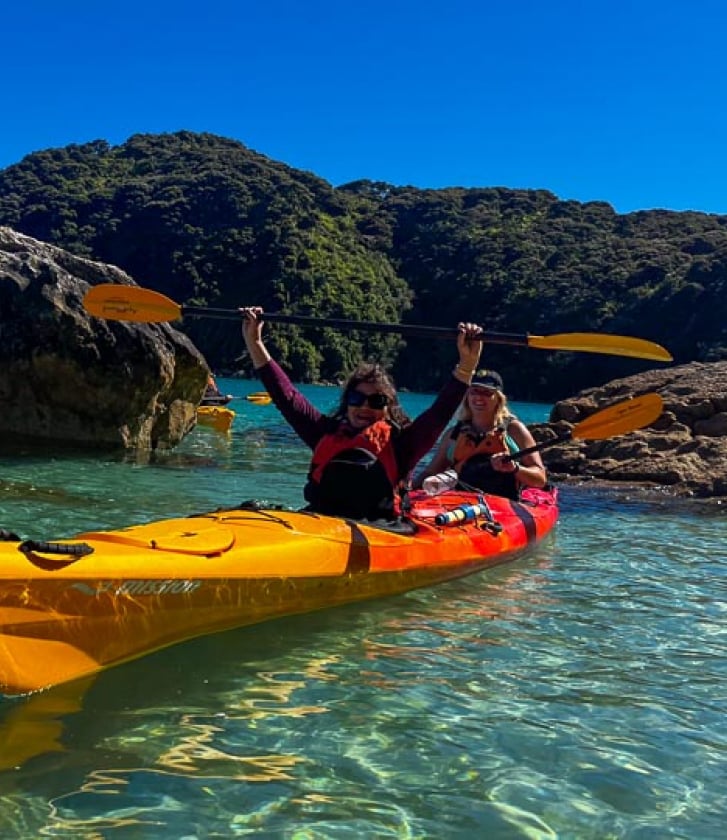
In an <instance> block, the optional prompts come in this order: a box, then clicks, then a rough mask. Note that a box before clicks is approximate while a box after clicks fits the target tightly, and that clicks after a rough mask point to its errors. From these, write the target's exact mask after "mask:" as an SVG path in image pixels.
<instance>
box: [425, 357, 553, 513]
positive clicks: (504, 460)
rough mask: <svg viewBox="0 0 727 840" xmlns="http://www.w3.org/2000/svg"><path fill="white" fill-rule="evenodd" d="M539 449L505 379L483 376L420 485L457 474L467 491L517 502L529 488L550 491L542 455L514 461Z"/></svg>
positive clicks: (469, 392) (490, 373) (475, 381)
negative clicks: (447, 473) (449, 471)
mask: <svg viewBox="0 0 727 840" xmlns="http://www.w3.org/2000/svg"><path fill="white" fill-rule="evenodd" d="M534 444H535V440H534V439H533V436H532V434H531V433H530V430H529V429H528V427H527V426H526V425H525V424H524V423H523V422H522V421H521V420H518V419H517V417H515V415H514V414H512V413H511V412H510V409H509V408H508V405H507V397H506V396H505V393H504V391H503V383H502V377H501V376H500V374H499V373H497V372H496V371H494V370H477V371H476V372H475V374H474V376H473V377H472V382H471V384H470V387H469V388H468V390H467V395H466V397H465V399H464V401H463V402H462V407H461V408H460V411H459V415H458V418H457V423H456V424H455V425H454V426H453V427H452V428H451V429H450V430H449V433H448V434H446V435H445V436H444V437H443V438H442V440H441V442H440V444H439V448H438V449H437V451H436V453H435V455H434V457H433V458H432V461H431V463H430V464H429V465H428V467H427V468H426V469H425V470H424V471H423V472H422V473H421V475H419V476H417V481H416V483H417V485H421V483H422V482H423V480H424V479H425V478H427V476H430V475H437V474H438V473H442V472H444V471H445V470H447V469H450V468H454V470H455V472H456V473H457V475H458V477H459V480H460V482H461V484H462V485H467V486H470V487H476V488H477V489H478V490H482V491H483V492H484V493H492V494H493V495H495V496H505V497H507V498H509V499H517V498H518V497H519V495H520V490H521V489H523V488H524V487H544V486H545V484H546V483H547V475H546V471H545V466H544V465H543V459H542V458H541V457H540V453H539V452H533V453H531V454H530V455H523V456H522V457H521V458H518V457H515V458H514V459H513V460H510V459H509V458H508V456H509V455H514V456H517V453H518V452H519V451H520V450H522V449H526V448H527V447H529V446H533V445H534Z"/></svg>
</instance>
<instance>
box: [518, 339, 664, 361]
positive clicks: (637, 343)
mask: <svg viewBox="0 0 727 840" xmlns="http://www.w3.org/2000/svg"><path fill="white" fill-rule="evenodd" d="M528 347H535V348H537V349H539V350H572V351H573V352H574V353H606V354H608V355H610V356H630V357H632V358H634V359H653V360H654V361H657V362H670V361H671V360H672V355H671V353H669V351H668V350H666V349H665V348H664V347H662V346H661V345H660V344H655V343H654V342H653V341H646V339H643V338H631V337H630V336H626V335H608V334H605V333H560V334H556V335H529V336H528Z"/></svg>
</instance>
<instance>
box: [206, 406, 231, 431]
mask: <svg viewBox="0 0 727 840" xmlns="http://www.w3.org/2000/svg"><path fill="white" fill-rule="evenodd" d="M234 419H235V412H234V411H233V410H232V409H231V408H224V407H223V406H219V405H200V406H199V407H198V408H197V423H199V424H200V425H201V426H210V427H211V428H213V429H216V430H217V431H218V432H229V431H230V429H231V428H232V421H233V420H234Z"/></svg>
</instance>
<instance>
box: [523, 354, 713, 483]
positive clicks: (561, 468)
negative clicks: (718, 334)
mask: <svg viewBox="0 0 727 840" xmlns="http://www.w3.org/2000/svg"><path fill="white" fill-rule="evenodd" d="M652 391H655V392H657V393H658V394H660V395H661V397H662V398H663V400H664V412H663V413H662V415H661V416H660V417H659V418H658V419H657V420H656V421H655V422H654V423H653V424H652V425H651V426H648V427H647V428H645V429H641V430H639V431H635V432H631V433H629V434H627V435H623V436H621V437H615V438H609V439H606V440H596V441H575V440H574V441H569V442H568V443H565V444H557V445H555V446H553V447H552V448H549V449H547V450H546V451H544V453H543V457H544V459H545V461H546V464H547V466H548V469H549V471H550V473H551V475H552V476H553V477H554V478H556V479H557V478H558V477H559V476H560V477H568V476H575V477H578V478H586V477H587V478H595V479H601V480H608V481H616V482H622V483H623V482H625V483H629V484H635V483H647V484H649V485H656V486H659V487H662V488H668V490H669V491H670V492H671V493H673V494H674V495H677V496H685V497H699V498H707V497H725V496H727V361H724V362H712V363H696V362H695V363H692V364H687V365H681V366H679V367H672V368H666V369H661V370H651V371H647V372H646V373H643V374H638V375H636V376H631V377H628V378H626V379H617V380H614V381H613V382H609V383H608V384H606V385H603V386H601V387H599V388H592V389H590V390H586V391H582V392H581V393H580V394H578V395H577V396H576V397H573V398H572V399H567V400H563V401H561V402H559V403H556V405H555V406H554V407H553V410H552V413H551V416H550V423H547V424H540V425H539V426H536V427H534V428H533V433H534V435H535V437H536V440H548V439H553V438H554V437H555V434H556V433H558V432H560V431H563V430H569V429H571V428H572V427H573V425H574V424H576V423H578V422H580V421H581V420H584V419H585V418H586V417H588V416H589V415H590V414H592V413H593V412H594V411H596V410H598V409H602V408H604V407H605V406H607V405H610V404H611V403H614V402H618V401H620V400H623V399H626V398H628V397H630V396H638V395H641V394H645V393H648V392H652Z"/></svg>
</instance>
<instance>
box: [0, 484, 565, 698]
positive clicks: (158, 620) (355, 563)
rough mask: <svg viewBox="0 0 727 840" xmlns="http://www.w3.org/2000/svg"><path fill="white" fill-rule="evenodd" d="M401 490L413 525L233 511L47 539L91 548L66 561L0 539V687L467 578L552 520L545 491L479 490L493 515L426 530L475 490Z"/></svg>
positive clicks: (514, 551)
mask: <svg viewBox="0 0 727 840" xmlns="http://www.w3.org/2000/svg"><path fill="white" fill-rule="evenodd" d="M415 496H418V497H419V498H418V499H416V498H415V501H414V503H413V510H412V519H411V522H412V523H413V527H412V528H411V529H410V530H415V531H416V532H415V533H403V532H400V531H397V530H390V529H386V528H380V527H376V526H371V525H367V524H363V523H360V522H354V521H352V520H343V519H337V518H334V517H324V516H317V515H315V514H310V513H304V512H289V511H279V510H265V509H262V510H258V509H250V510H247V509H240V510H232V511H219V512H216V513H210V514H206V515H203V516H195V517H190V518H184V519H171V520H164V521H161V522H155V523H150V524H148V525H140V526H134V527H131V528H126V529H122V530H118V531H107V532H87V533H84V534H79V535H78V536H77V537H74V538H73V539H72V540H63V541H60V542H59V543H55V544H53V546H56V547H58V546H71V547H73V548H74V549H75V548H78V547H79V546H86V547H88V548H89V549H92V553H88V554H86V555H85V556H80V557H76V556H70V557H68V556H64V555H58V554H55V553H53V552H52V551H44V550H43V546H44V544H41V547H40V548H34V550H31V551H28V550H27V546H26V547H25V549H26V550H25V551H24V552H23V551H19V550H18V549H19V548H20V547H21V544H19V543H18V542H7V543H0V556H1V557H2V563H0V693H1V694H21V693H26V692H30V691H35V690H38V689H41V688H45V687H48V686H51V685H55V684H58V683H62V682H67V681H69V680H73V679H77V678H80V677H83V676H86V675H88V674H91V673H94V672H96V671H98V670H100V669H102V668H105V667H108V666H110V665H114V664H117V663H119V662H123V661H125V660H129V659H132V658H135V657H138V656H141V655H143V654H146V653H149V652H151V651H153V650H157V649H159V648H162V647H165V646H168V645H171V644H174V643H176V642H180V641H183V640H185V639H189V638H194V637H196V636H200V635H204V634H209V633H214V632H219V631H223V630H227V629H231V628H234V627H241V626H245V625H249V624H255V623H258V622H261V621H266V620H269V619H273V618H276V617H280V616H284V615H292V614H296V613H302V612H308V611H312V610H318V609H323V608H327V607H332V606H337V605H341V604H346V603H351V602H355V601H362V600H366V599H370V598H378V597H383V596H387V595H394V594H398V593H402V592H406V591H409V590H411V589H415V588H419V587H424V586H431V585H433V584H435V583H438V582H442V581H446V580H450V579H453V578H456V577H461V576H463V575H468V574H471V573H473V572H476V571H479V570H481V569H485V568H488V567H490V566H494V565H497V564H499V563H504V562H508V561H511V560H513V559H515V558H517V557H520V556H522V555H523V554H524V553H525V552H527V551H528V550H529V549H530V548H531V547H532V546H533V545H535V544H536V543H537V542H539V541H540V540H541V539H543V538H544V537H545V536H546V535H547V534H548V533H549V532H550V531H551V530H552V528H553V526H554V525H555V523H556V520H557V516H558V509H557V504H556V500H555V498H554V497H553V496H551V495H550V494H545V493H542V494H540V495H539V497H538V498H537V500H536V501H535V502H534V503H532V504H521V503H513V502H510V501H508V500H505V499H498V498H495V497H487V498H488V501H489V502H490V508H491V513H492V517H493V520H494V521H493V522H488V521H487V520H486V519H484V518H483V517H479V518H477V519H475V520H473V521H470V522H463V523H455V524H453V525H444V526H440V525H437V524H436V523H435V522H434V518H435V517H436V516H437V515H440V514H441V513H442V512H443V511H446V510H450V509H455V510H458V509H461V508H462V507H463V506H464V505H466V504H467V503H469V502H472V501H473V500H474V499H475V497H473V496H471V494H470V495H468V494H462V493H451V492H450V493H446V494H443V496H442V497H441V498H439V497H438V498H437V499H435V500H431V499H427V498H424V497H422V496H421V494H415ZM51 547H52V546H51ZM84 550H85V549H84Z"/></svg>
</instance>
